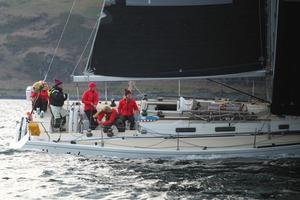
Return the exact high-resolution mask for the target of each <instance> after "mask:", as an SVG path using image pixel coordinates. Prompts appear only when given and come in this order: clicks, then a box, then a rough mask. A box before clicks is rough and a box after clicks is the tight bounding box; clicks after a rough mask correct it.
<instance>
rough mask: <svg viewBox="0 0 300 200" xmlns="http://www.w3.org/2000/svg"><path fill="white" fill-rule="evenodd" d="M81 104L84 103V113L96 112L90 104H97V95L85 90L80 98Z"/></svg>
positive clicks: (94, 92)
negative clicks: (88, 111)
mask: <svg viewBox="0 0 300 200" xmlns="http://www.w3.org/2000/svg"><path fill="white" fill-rule="evenodd" d="M81 101H82V103H84V111H87V110H96V108H94V107H93V106H92V105H91V104H95V105H97V104H98V101H99V95H98V92H97V91H91V90H89V89H88V90H86V91H85V92H84V93H83V95H82V98H81Z"/></svg>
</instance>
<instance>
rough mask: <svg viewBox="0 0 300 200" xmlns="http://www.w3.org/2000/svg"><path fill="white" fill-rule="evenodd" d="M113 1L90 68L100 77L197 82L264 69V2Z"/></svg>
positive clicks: (105, 18) (97, 40) (98, 38)
mask: <svg viewBox="0 0 300 200" xmlns="http://www.w3.org/2000/svg"><path fill="white" fill-rule="evenodd" d="M108 2H110V3H107V5H106V7H105V8H104V15H105V17H104V18H102V19H101V25H100V27H99V31H98V33H97V36H96V40H95V43H94V47H93V52H92V56H91V59H90V63H89V69H88V71H93V72H94V74H95V75H102V76H114V77H145V78H149V77H151V78H156V77H157V78H161V77H197V76H211V75H223V74H234V73H242V72H249V71H255V70H260V69H263V66H264V58H265V48H264V47H265V42H264V41H265V33H266V30H265V27H266V25H265V21H266V20H264V19H265V9H264V3H265V2H264V1H263V0H233V1H229V0H223V1H222V0H215V1H213V0H212V1H195V0H190V1H189V0H186V1H178V0H177V1H176V0H168V1H164V0H152V1H149V0H143V1H137V0H127V1H125V0H115V1H108ZM141 2H142V3H141ZM151 2H153V3H151ZM172 2H173V3H172ZM182 2H186V5H185V4H184V3H182ZM199 2H200V3H199ZM201 2H204V3H203V4H202V3H201Z"/></svg>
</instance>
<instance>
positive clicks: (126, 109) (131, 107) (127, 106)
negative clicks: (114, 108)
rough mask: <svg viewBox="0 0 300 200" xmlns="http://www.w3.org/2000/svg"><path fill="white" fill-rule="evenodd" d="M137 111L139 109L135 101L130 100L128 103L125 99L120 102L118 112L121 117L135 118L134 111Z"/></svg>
mask: <svg viewBox="0 0 300 200" xmlns="http://www.w3.org/2000/svg"><path fill="white" fill-rule="evenodd" d="M137 110H139V108H138V106H137V104H136V102H135V100H134V99H129V101H127V100H126V98H123V99H122V100H121V101H120V102H119V106H118V112H119V114H120V116H133V115H134V111H137Z"/></svg>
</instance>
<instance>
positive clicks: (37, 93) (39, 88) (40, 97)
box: [31, 81, 49, 114]
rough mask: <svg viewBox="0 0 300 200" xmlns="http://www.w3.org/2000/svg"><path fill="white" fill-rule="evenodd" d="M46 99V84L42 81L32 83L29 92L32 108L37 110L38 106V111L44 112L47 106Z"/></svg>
mask: <svg viewBox="0 0 300 200" xmlns="http://www.w3.org/2000/svg"><path fill="white" fill-rule="evenodd" d="M48 99H49V97H48V85H47V84H46V83H45V82H43V81H38V82H36V83H34V85H33V86H32V92H31V101H32V109H33V110H37V108H38V109H39V111H43V112H46V111H47V107H48ZM37 111H38V110H37ZM39 111H38V112H39ZM38 114H40V113H38Z"/></svg>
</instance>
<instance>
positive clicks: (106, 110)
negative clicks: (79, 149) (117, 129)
mask: <svg viewBox="0 0 300 200" xmlns="http://www.w3.org/2000/svg"><path fill="white" fill-rule="evenodd" d="M96 116H97V122H98V124H99V125H100V126H101V127H102V128H103V132H104V133H107V136H112V135H113V133H112V132H111V131H109V130H111V126H112V125H114V124H116V122H117V119H118V113H117V111H116V110H115V109H113V108H110V107H109V106H104V107H103V109H102V110H101V111H100V112H98V113H97V114H96ZM104 117H105V121H102V119H103V118H104Z"/></svg>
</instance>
